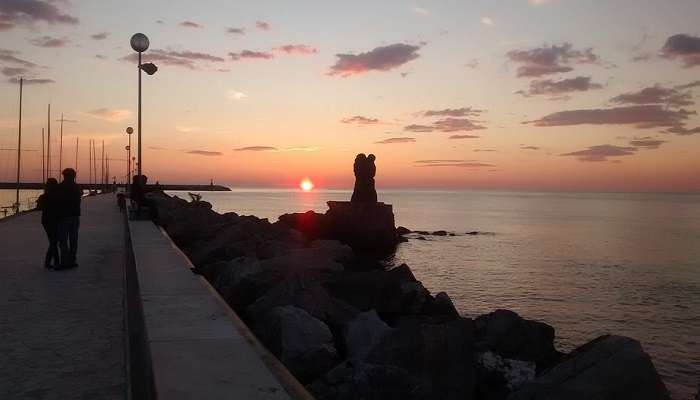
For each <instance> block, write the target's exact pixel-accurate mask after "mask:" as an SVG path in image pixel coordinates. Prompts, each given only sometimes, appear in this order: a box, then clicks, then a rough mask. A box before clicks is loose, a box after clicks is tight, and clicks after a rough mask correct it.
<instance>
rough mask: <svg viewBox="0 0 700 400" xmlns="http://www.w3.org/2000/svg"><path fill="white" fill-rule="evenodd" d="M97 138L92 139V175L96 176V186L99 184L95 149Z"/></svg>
mask: <svg viewBox="0 0 700 400" xmlns="http://www.w3.org/2000/svg"><path fill="white" fill-rule="evenodd" d="M95 149H96V147H95V139H92V167H93V168H94V169H93V171H92V176H94V177H95V186H97V150H95Z"/></svg>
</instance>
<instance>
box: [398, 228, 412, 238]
mask: <svg viewBox="0 0 700 400" xmlns="http://www.w3.org/2000/svg"><path fill="white" fill-rule="evenodd" d="M409 233H411V230H410V229H408V228H405V227H403V226H399V227H398V228H396V234H397V235H399V236H403V235H408V234H409Z"/></svg>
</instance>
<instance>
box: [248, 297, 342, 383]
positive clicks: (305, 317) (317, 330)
mask: <svg viewBox="0 0 700 400" xmlns="http://www.w3.org/2000/svg"><path fill="white" fill-rule="evenodd" d="M255 332H256V334H257V335H258V337H259V338H260V340H261V341H262V342H263V343H265V345H266V346H267V348H268V349H270V351H271V352H272V353H273V354H274V355H275V356H277V358H279V360H280V361H281V362H282V363H283V364H284V365H285V366H286V367H287V369H289V371H290V372H291V373H292V374H293V375H294V376H295V377H296V378H297V379H299V380H300V381H301V382H302V383H303V382H310V381H312V380H313V379H315V378H317V377H319V376H321V375H322V374H324V373H326V372H327V371H328V370H330V369H331V368H333V366H334V365H336V364H337V363H338V361H339V360H338V353H337V351H336V349H335V347H334V345H333V335H332V334H331V331H330V329H329V328H328V326H326V324H324V323H323V322H321V321H319V320H318V319H316V318H314V317H313V316H311V315H310V314H309V313H307V312H306V311H304V310H302V309H300V308H297V307H294V306H285V307H274V308H272V309H271V310H269V312H267V313H266V314H265V316H264V317H262V318H258V319H256V322H255Z"/></svg>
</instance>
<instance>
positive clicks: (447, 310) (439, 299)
mask: <svg viewBox="0 0 700 400" xmlns="http://www.w3.org/2000/svg"><path fill="white" fill-rule="evenodd" d="M426 312H427V313H429V314H431V315H445V316H448V317H454V318H457V317H459V312H457V309H456V308H455V305H454V303H452V299H451V298H450V296H449V295H448V294H447V293H445V292H440V293H438V294H436V295H435V299H434V300H433V301H432V302H430V303H429V305H428V309H427V310H426Z"/></svg>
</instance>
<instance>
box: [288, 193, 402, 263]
mask: <svg viewBox="0 0 700 400" xmlns="http://www.w3.org/2000/svg"><path fill="white" fill-rule="evenodd" d="M326 204H328V211H326V213H325V214H319V213H316V212H313V211H307V212H305V213H294V214H284V215H282V216H280V217H279V222H280V223H281V224H283V225H286V226H287V227H289V228H292V229H295V230H298V231H300V232H302V233H303V234H304V235H305V236H306V237H307V238H309V239H332V240H340V241H342V242H343V243H346V244H348V245H349V246H351V247H352V248H353V250H355V251H356V252H363V253H367V252H369V253H387V252H391V251H393V250H394V248H395V247H396V245H397V244H398V243H399V242H400V241H401V236H399V234H398V233H397V230H396V226H395V224H394V212H393V210H392V206H391V204H385V203H381V202H350V201H329V202H327V203H326Z"/></svg>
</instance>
